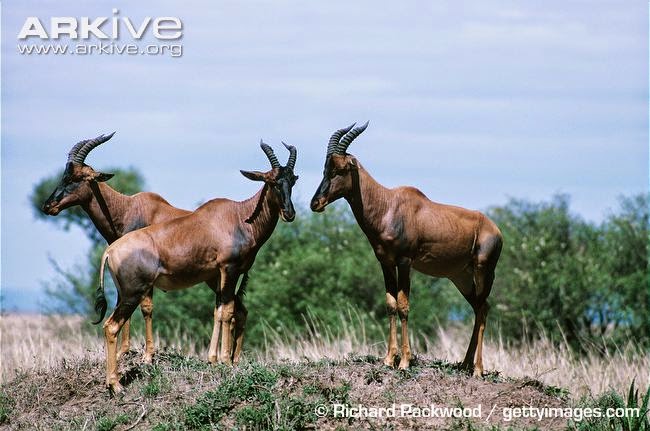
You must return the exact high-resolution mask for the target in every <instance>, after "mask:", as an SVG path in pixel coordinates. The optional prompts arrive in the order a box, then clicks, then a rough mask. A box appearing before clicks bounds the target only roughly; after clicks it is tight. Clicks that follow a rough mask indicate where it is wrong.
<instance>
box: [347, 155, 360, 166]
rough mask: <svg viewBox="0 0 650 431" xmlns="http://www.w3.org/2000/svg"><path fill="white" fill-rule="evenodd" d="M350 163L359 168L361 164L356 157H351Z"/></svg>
mask: <svg viewBox="0 0 650 431" xmlns="http://www.w3.org/2000/svg"><path fill="white" fill-rule="evenodd" d="M349 163H350V166H352V167H353V168H357V167H358V166H359V164H358V163H357V159H355V158H354V157H350V161H349Z"/></svg>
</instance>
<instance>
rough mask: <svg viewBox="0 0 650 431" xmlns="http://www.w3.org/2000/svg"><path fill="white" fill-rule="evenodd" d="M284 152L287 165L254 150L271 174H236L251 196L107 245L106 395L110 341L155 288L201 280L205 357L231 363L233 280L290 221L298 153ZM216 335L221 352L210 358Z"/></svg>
mask: <svg viewBox="0 0 650 431" xmlns="http://www.w3.org/2000/svg"><path fill="white" fill-rule="evenodd" d="M284 145H285V147H286V148H287V149H288V150H289V161H288V162H287V165H286V166H281V165H280V163H279V162H278V159H277V158H276V156H275V154H274V153H273V150H272V149H271V147H269V146H268V145H266V144H264V143H261V147H262V150H263V151H264V153H265V154H266V156H267V157H268V159H269V161H270V162H271V168H272V169H271V170H270V171H268V172H257V171H255V172H249V171H241V173H242V174H243V175H244V176H245V177H246V178H248V179H251V180H253V181H262V182H264V186H263V187H262V188H261V189H260V190H259V191H258V192H257V193H256V194H255V195H254V196H253V197H251V198H249V199H247V200H245V201H242V202H234V201H231V200H229V199H213V200H211V201H208V202H207V203H205V204H203V205H202V206H200V207H199V208H198V209H196V211H194V212H193V213H191V214H189V215H186V216H183V217H179V218H176V219H174V220H170V221H167V222H163V223H159V224H156V225H152V226H149V227H146V228H144V229H140V230H137V231H134V232H131V233H128V234H126V235H124V236H123V237H122V238H120V239H118V240H117V241H115V242H114V243H113V244H111V245H110V246H108V248H107V249H106V251H105V252H104V255H103V256H102V261H101V267H100V285H99V288H98V296H97V301H96V308H97V309H98V310H99V312H100V314H101V317H102V318H103V317H104V315H105V313H106V298H105V296H104V280H103V278H104V269H105V265H106V264H107V265H108V267H109V269H110V272H111V275H112V277H113V281H114V282H115V286H116V288H117V291H118V302H117V305H116V307H115V310H114V311H113V314H111V316H110V317H109V318H108V319H107V320H106V322H105V323H104V336H105V338H106V385H107V386H108V387H109V389H110V390H112V391H113V392H119V391H120V390H121V385H120V383H119V378H118V373H117V357H116V337H117V334H118V332H119V330H120V328H121V327H122V325H123V324H124V322H126V321H127V320H128V319H129V317H130V316H131V314H132V313H133V310H134V309H135V308H136V307H137V305H138V303H139V302H140V301H141V300H142V298H143V297H145V296H146V295H148V294H150V293H149V292H150V291H151V290H152V289H153V288H154V287H158V288H160V289H162V290H177V289H184V288H187V287H190V286H192V285H194V284H197V283H199V282H201V281H205V282H206V283H208V284H209V285H211V287H212V288H213V289H214V290H215V291H217V290H218V291H219V295H218V304H217V305H216V306H215V311H214V319H215V321H214V327H213V332H212V339H211V341H210V348H209V357H210V358H211V359H216V360H218V361H220V362H223V363H233V362H234V363H235V364H236V363H237V362H238V360H239V352H240V351H241V347H242V341H243V339H242V337H243V332H240V333H237V328H235V334H238V335H235V340H234V346H233V342H232V339H231V336H232V334H231V325H232V319H233V315H234V311H235V288H236V284H237V280H238V279H239V277H240V275H241V274H245V273H246V272H248V270H249V269H250V268H251V266H252V265H253V262H254V261H255V256H256V255H257V252H258V251H259V249H260V247H262V245H263V244H264V243H265V242H266V240H268V239H269V237H270V236H271V234H272V233H273V230H274V229H275V226H276V224H277V222H278V218H279V217H282V219H283V220H284V221H286V222H290V221H293V219H294V218H295V210H294V208H293V203H292V202H291V189H292V187H293V185H294V184H295V182H296V180H297V179H298V177H297V176H295V175H294V173H293V168H294V165H295V163H296V153H297V152H296V149H295V147H292V146H287V145H286V144H284ZM100 320H101V319H100ZM236 324H237V322H236V321H235V325H236ZM220 333H221V350H220V352H219V354H218V356H217V345H218V342H219V335H220ZM233 347H234V353H233V354H232V356H231V352H233Z"/></svg>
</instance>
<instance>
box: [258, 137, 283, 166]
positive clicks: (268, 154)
mask: <svg viewBox="0 0 650 431" xmlns="http://www.w3.org/2000/svg"><path fill="white" fill-rule="evenodd" d="M260 147H262V151H264V154H266V157H268V158H269V162H271V167H272V168H279V167H280V162H278V158H277V157H275V153H274V152H273V148H271V147H269V146H268V145H266V144H265V143H264V141H262V140H261V139H260Z"/></svg>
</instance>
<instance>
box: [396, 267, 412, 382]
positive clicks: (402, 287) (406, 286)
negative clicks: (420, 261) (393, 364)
mask: <svg viewBox="0 0 650 431" xmlns="http://www.w3.org/2000/svg"><path fill="white" fill-rule="evenodd" d="M410 271H411V267H410V265H409V264H400V265H399V267H398V272H397V275H398V283H399V290H398V291H397V313H398V314H399V318H400V320H401V323H402V355H401V356H402V357H401V359H400V361H399V369H400V370H403V369H406V368H408V367H409V365H410V364H411V345H410V342H409V332H408V318H409V294H410V290H411V278H410Z"/></svg>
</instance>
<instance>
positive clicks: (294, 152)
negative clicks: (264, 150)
mask: <svg viewBox="0 0 650 431" xmlns="http://www.w3.org/2000/svg"><path fill="white" fill-rule="evenodd" d="M282 145H284V148H286V149H287V150H289V160H288V161H287V168H291V170H292V171H293V168H294V166H296V157H297V155H298V150H296V147H294V146H293V145H287V144H285V143H284V142H282Z"/></svg>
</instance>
